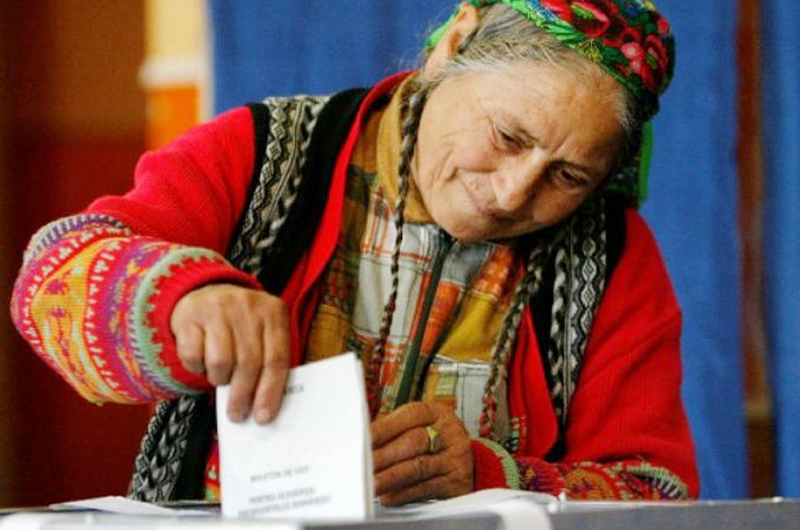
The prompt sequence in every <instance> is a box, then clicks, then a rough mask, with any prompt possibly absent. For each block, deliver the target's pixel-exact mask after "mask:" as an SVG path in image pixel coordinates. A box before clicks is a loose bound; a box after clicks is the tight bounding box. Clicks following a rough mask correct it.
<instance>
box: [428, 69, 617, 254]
mask: <svg viewBox="0 0 800 530" xmlns="http://www.w3.org/2000/svg"><path fill="white" fill-rule="evenodd" d="M593 77H595V78H593V79H581V80H580V81H578V78H577V76H576V75H574V74H568V73H567V72H565V71H563V70H562V69H560V68H558V67H556V66H553V65H549V64H535V65H534V64H521V63H520V64H516V65H512V66H510V67H509V68H507V69H506V70H504V71H502V72H501V73H485V72H479V73H470V74H463V75H458V76H455V77H451V78H447V79H446V80H444V81H443V82H442V83H441V84H440V85H439V86H437V87H436V88H435V89H434V90H433V91H432V92H431V95H430V97H429V99H428V103H427V104H426V106H425V109H424V110H423V113H422V117H421V121H420V126H419V133H418V142H417V150H416V155H415V160H414V169H413V178H414V179H415V181H416V184H417V186H418V187H419V190H420V192H421V195H422V200H423V202H424V203H425V206H426V208H427V210H428V212H429V213H430V214H431V216H432V217H433V219H434V220H435V221H436V222H437V223H438V224H439V225H440V226H441V227H442V228H444V229H445V230H446V231H447V232H448V233H450V234H451V235H452V236H454V237H456V238H458V239H460V240H462V241H466V242H469V241H476V240H499V239H505V238H511V237H515V236H518V235H521V234H524V233H528V232H533V231H535V230H539V229H541V228H544V227H547V226H550V225H553V224H555V223H557V222H558V221H560V220H561V219H564V218H565V217H567V216H568V215H569V214H570V213H572V212H573V211H574V210H575V209H576V208H577V207H578V206H579V205H580V204H581V203H582V202H583V201H584V200H585V199H586V198H587V197H588V196H589V195H590V194H591V193H592V192H593V191H594V190H595V189H596V188H597V187H598V186H600V185H601V183H602V182H603V180H604V179H605V177H606V175H607V174H608V173H609V171H610V170H611V167H612V165H613V163H614V161H615V157H616V155H617V153H618V151H619V148H620V145H621V139H622V128H621V126H620V123H619V121H618V118H617V116H618V110H619V109H620V105H621V104H622V92H621V91H622V90H623V89H622V88H621V87H619V85H618V84H617V83H616V81H614V80H613V79H612V78H611V77H610V76H608V75H605V74H601V73H598V74H597V75H596V76H593Z"/></svg>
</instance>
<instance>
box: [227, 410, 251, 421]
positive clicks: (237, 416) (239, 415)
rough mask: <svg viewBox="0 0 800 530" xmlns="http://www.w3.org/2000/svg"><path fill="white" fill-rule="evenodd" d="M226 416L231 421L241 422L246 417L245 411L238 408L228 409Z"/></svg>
mask: <svg viewBox="0 0 800 530" xmlns="http://www.w3.org/2000/svg"><path fill="white" fill-rule="evenodd" d="M228 418H230V420H231V421H233V422H241V421H244V420H245V418H247V411H246V410H242V409H238V410H229V411H228Z"/></svg>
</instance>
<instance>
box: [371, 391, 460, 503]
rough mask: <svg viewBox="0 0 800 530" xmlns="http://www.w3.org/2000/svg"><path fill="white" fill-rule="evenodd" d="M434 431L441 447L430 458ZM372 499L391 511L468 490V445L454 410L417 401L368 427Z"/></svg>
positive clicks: (438, 404)
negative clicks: (369, 432) (397, 507)
mask: <svg viewBox="0 0 800 530" xmlns="http://www.w3.org/2000/svg"><path fill="white" fill-rule="evenodd" d="M427 427H433V429H434V431H435V432H436V433H438V435H439V441H440V442H441V444H440V447H439V449H438V451H436V452H434V453H431V451H430V450H431V448H432V445H435V444H432V440H431V436H430V434H432V433H430V434H429V430H428V429H427ZM372 456H373V462H374V466H375V494H376V495H377V496H378V499H379V500H380V502H381V504H383V505H385V506H393V505H397V504H405V503H408V502H414V501H421V500H425V499H446V498H449V497H455V496H457V495H463V494H465V493H469V492H471V491H472V444H471V442H470V438H469V434H468V433H467V430H466V429H465V428H464V425H463V424H462V423H461V420H460V419H458V417H456V415H455V413H454V412H453V410H452V409H451V408H450V407H448V406H446V405H444V404H441V403H422V402H415V403H409V404H407V405H403V406H402V407H400V408H398V409H396V410H394V411H392V412H390V413H389V414H386V415H385V416H379V417H378V419H376V420H375V421H373V422H372Z"/></svg>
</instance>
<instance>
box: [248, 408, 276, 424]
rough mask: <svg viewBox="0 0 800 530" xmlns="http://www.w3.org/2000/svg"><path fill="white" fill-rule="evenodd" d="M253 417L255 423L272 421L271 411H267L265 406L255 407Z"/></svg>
mask: <svg viewBox="0 0 800 530" xmlns="http://www.w3.org/2000/svg"><path fill="white" fill-rule="evenodd" d="M253 417H254V418H255V419H256V423H260V424H261V425H264V424H267V423H269V422H270V421H272V413H271V412H270V411H269V409H265V408H261V409H256V411H255V412H254V413H253Z"/></svg>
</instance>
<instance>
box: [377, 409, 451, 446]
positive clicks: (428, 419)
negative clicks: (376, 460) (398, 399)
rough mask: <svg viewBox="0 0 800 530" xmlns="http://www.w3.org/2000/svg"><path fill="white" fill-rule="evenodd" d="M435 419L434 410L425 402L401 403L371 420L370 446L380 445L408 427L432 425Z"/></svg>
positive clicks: (408, 428)
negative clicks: (385, 413)
mask: <svg viewBox="0 0 800 530" xmlns="http://www.w3.org/2000/svg"><path fill="white" fill-rule="evenodd" d="M436 419H437V413H436V411H435V410H434V409H433V408H431V407H430V406H429V405H428V404H426V403H422V402H413V403H408V404H407V405H403V406H402V407H400V408H398V409H396V410H394V411H392V412H390V413H389V414H387V415H385V416H380V417H378V418H377V419H376V420H375V421H373V422H372V425H371V431H372V446H373V448H376V447H381V446H383V445H385V444H386V443H388V442H390V441H392V440H394V439H395V438H397V437H398V436H400V435H401V434H403V433H405V432H407V431H408V430H410V429H413V428H415V427H426V426H428V425H432V424H433V423H434V422H435V421H436ZM426 436H427V435H426Z"/></svg>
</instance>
